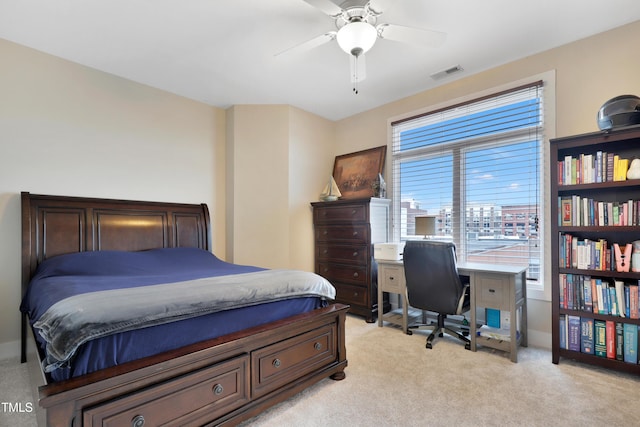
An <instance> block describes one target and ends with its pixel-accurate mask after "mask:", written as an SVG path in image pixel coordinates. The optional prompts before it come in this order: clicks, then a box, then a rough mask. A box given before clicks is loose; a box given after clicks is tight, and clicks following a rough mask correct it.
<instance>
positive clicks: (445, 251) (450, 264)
mask: <svg viewBox="0 0 640 427" xmlns="http://www.w3.org/2000/svg"><path fill="white" fill-rule="evenodd" d="M403 261H404V275H405V280H406V284H407V299H408V301H409V305H410V306H411V307H414V308H417V309H420V310H423V323H421V324H414V325H411V326H409V329H412V328H413V329H415V328H419V327H421V326H430V324H428V323H425V322H424V311H425V310H426V311H431V312H435V313H437V315H438V320H437V325H436V326H435V329H434V330H433V331H432V332H431V334H430V335H429V337H428V338H427V348H432V347H431V342H432V341H433V339H434V338H435V336H436V334H438V336H440V337H441V336H442V335H443V333H444V332H447V334H449V335H452V336H454V337H457V338H459V339H460V340H462V341H464V342H465V348H466V349H467V350H470V349H471V343H470V341H469V338H468V337H467V336H468V335H469V329H468V323H467V322H466V318H465V319H463V320H462V322H460V323H461V327H460V328H458V329H459V330H455V329H453V328H452V327H450V326H445V319H446V318H447V316H448V315H462V314H463V313H465V312H466V311H469V309H470V305H469V292H470V291H469V283H468V280H467V281H466V283H463V281H462V278H461V277H460V276H459V275H458V269H457V267H456V248H455V245H454V244H453V243H448V242H437V241H431V240H421V241H416V240H409V241H407V242H406V244H405V247H404V253H403ZM447 323H450V322H449V321H447ZM465 324H466V325H467V327H466V328H465V327H464V325H465ZM431 326H432V325H431ZM410 332H411V331H408V332H407V333H410ZM465 335H467V336H465Z"/></svg>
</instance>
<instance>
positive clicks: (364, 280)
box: [311, 197, 391, 322]
mask: <svg viewBox="0 0 640 427" xmlns="http://www.w3.org/2000/svg"><path fill="white" fill-rule="evenodd" d="M311 205H312V206H313V226H314V234H315V266H316V267H315V269H316V273H317V274H319V275H321V276H323V277H324V278H326V279H327V280H329V281H330V282H331V283H332V284H333V286H335V288H336V291H337V295H336V301H339V302H341V303H344V304H349V305H350V306H351V308H350V310H349V312H350V313H353V314H357V315H359V316H363V317H364V318H365V320H366V321H367V322H373V321H374V317H375V316H376V315H377V313H378V291H377V267H376V263H375V261H374V260H373V244H374V243H380V242H387V241H388V240H389V237H390V228H389V227H390V225H389V209H390V206H391V201H390V200H388V199H378V198H372V197H367V198H363V199H348V200H338V201H335V202H313V203H311ZM382 304H383V306H382V307H383V311H388V310H389V301H388V295H386V294H385V300H384V301H383V302H382Z"/></svg>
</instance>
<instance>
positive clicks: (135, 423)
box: [131, 415, 144, 427]
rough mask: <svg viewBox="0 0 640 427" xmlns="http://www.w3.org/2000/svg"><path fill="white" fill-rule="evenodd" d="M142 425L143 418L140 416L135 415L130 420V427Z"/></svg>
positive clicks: (140, 426)
mask: <svg viewBox="0 0 640 427" xmlns="http://www.w3.org/2000/svg"><path fill="white" fill-rule="evenodd" d="M143 425H144V417H143V416H142V415H136V416H135V417H133V419H132V420H131V427H142V426H143Z"/></svg>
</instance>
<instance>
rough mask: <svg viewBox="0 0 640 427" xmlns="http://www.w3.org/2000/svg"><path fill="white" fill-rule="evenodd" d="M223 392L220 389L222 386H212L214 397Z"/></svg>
mask: <svg viewBox="0 0 640 427" xmlns="http://www.w3.org/2000/svg"><path fill="white" fill-rule="evenodd" d="M223 391H224V387H222V384H216V385H215V386H213V394H215V395H216V396H219V395H221V394H222V392H223Z"/></svg>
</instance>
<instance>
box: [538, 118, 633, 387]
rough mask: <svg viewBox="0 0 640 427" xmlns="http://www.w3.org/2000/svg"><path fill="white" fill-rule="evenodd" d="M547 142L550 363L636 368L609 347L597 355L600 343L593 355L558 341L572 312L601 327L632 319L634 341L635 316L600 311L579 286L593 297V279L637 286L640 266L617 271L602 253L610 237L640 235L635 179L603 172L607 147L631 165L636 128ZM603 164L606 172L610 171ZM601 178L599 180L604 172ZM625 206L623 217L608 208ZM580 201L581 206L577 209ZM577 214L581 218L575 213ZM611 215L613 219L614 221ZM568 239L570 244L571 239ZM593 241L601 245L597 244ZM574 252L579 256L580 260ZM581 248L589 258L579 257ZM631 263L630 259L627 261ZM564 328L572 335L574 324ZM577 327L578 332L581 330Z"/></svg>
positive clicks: (616, 240)
mask: <svg viewBox="0 0 640 427" xmlns="http://www.w3.org/2000/svg"><path fill="white" fill-rule="evenodd" d="M550 148H551V209H552V210H551V212H552V213H554V214H555V213H557V219H556V217H555V216H554V215H552V218H553V220H552V221H551V222H552V224H551V238H552V257H551V259H552V301H553V302H552V304H553V306H552V313H553V319H552V328H553V329H552V337H553V343H552V355H553V363H556V364H557V363H558V362H559V360H560V358H561V357H562V358H568V359H573V360H577V361H580V362H584V363H589V364H593V365H598V366H603V367H607V368H611V369H616V370H620V371H625V372H630V373H635V374H640V365H638V364H637V363H635V364H634V363H628V362H625V361H624V357H622V358H623V360H619V358H620V357H621V356H620V355H619V354H618V356H617V357H618V358H616V357H612V356H613V354H612V353H611V352H610V353H609V357H607V355H606V353H605V355H602V347H601V346H600V347H599V351H598V354H599V355H596V352H595V350H594V348H592V349H591V352H585V350H583V349H582V348H581V349H579V350H578V351H575V350H569V349H568V348H563V347H562V346H561V338H562V336H561V335H564V338H563V339H562V342H563V343H565V342H567V340H568V339H570V337H569V336H568V334H567V331H568V326H567V322H568V319H569V317H570V316H574V317H573V319H575V316H577V317H579V318H580V319H581V320H582V319H585V321H587V320H590V321H593V323H596V322H597V323H599V324H600V325H602V323H601V322H605V323H606V322H607V321H609V326H612V325H614V326H615V325H616V324H619V325H621V326H620V328H621V329H623V326H624V324H629V325H632V326H628V327H627V328H628V329H627V331H632V330H635V334H636V339H637V336H638V325H640V320H639V319H637V318H630V317H629V316H626V313H625V317H621V316H619V315H613V314H610V313H608V312H607V314H604V313H603V312H601V311H600V309H599V308H600V306H599V305H598V304H597V303H596V304H595V308H593V306H594V303H593V300H592V298H593V295H589V294H587V300H586V301H585V299H584V297H585V295H584V287H585V286H589V285H591V291H592V293H593V292H595V295H596V298H597V296H598V291H597V289H596V288H595V284H596V283H598V281H600V282H601V283H607V284H613V283H615V281H619V282H623V283H624V285H625V286H626V287H629V289H631V287H636V289H637V288H638V283H639V282H640V272H633V271H631V269H630V270H629V272H620V271H617V269H616V266H615V263H614V265H613V266H611V257H610V256H608V255H607V253H608V252H609V251H610V250H613V245H614V244H615V243H618V244H619V245H620V247H621V248H623V249H624V247H625V245H626V244H627V243H632V242H633V241H636V240H640V219H639V218H640V212H638V211H640V209H638V206H640V179H634V180H628V179H625V180H618V181H611V180H606V177H607V173H609V174H610V177H611V175H612V174H613V170H612V169H611V166H612V162H611V160H612V159H611V157H612V156H611V155H609V153H612V154H613V155H617V156H619V158H623V159H628V160H629V163H630V162H631V161H632V159H635V158H640V126H633V127H629V128H625V129H619V130H614V131H611V132H594V133H589V134H583V135H576V136H570V137H565V138H557V139H553V140H551V141H550ZM602 156H604V157H605V159H607V158H609V161H606V160H600V159H602ZM569 159H576V160H575V161H571V160H569ZM585 159H586V160H585ZM591 159H593V160H591ZM591 161H593V164H597V165H598V167H596V168H594V169H593V170H592V171H590V172H585V170H586V168H584V167H582V168H581V166H583V165H584V164H592V163H591ZM571 163H575V164H576V165H577V170H576V172H573V175H581V178H580V179H578V180H577V182H575V183H573V182H571V183H569V182H567V181H568V180H569V179H570V175H571V174H567V167H568V165H569V164H571ZM607 168H610V170H609V171H607ZM581 172H582V173H581ZM625 175H626V174H625ZM603 176H604V178H602V177H603ZM581 181H595V182H581ZM585 200H586V202H585ZM630 201H632V202H630ZM635 202H637V203H635ZM625 204H626V205H627V208H628V209H631V211H629V210H627V212H626V213H627V216H626V217H625V216H624V215H620V212H618V214H614V209H613V206H617V207H618V210H619V211H621V212H624V205H625ZM579 206H581V207H582V208H583V209H582V210H581V209H579V208H578V207H579ZM585 210H586V214H585ZM632 212H633V213H632ZM576 215H578V217H579V218H580V220H577V219H576ZM621 216H622V218H621ZM625 218H626V219H625ZM616 221H617V222H618V224H615V225H614V222H616ZM568 236H570V237H568ZM569 240H570V242H571V243H568V242H569ZM573 241H576V242H582V243H581V244H580V245H585V246H589V247H590V248H591V252H590V253H589V252H588V251H586V250H584V249H577V247H574V246H573ZM596 242H601V243H600V244H597V243H596ZM602 242H604V243H602ZM576 245H577V244H576ZM603 247H606V248H609V250H607V251H606V252H605V251H604V250H603ZM585 251H586V252H585ZM578 252H579V253H580V256H581V258H580V259H579V260H578V258H579V257H578ZM585 253H586V254H590V255H591V256H589V255H587V256H582V254H585ZM578 261H579V262H578ZM630 261H631V260H627V262H630ZM567 278H568V279H567ZM567 281H571V283H572V285H571V286H569V285H563V283H565V284H566V282H567ZM567 286H569V291H567V292H565V288H567ZM605 292H606V291H605ZM580 294H581V295H582V296H580ZM634 294H635V293H634ZM589 297H591V300H589ZM561 301H562V303H561ZM627 301H628V298H627ZM603 302H604V300H603V299H602V298H601V299H600V304H602V303H603ZM590 304H591V306H590ZM625 304H627V303H625ZM609 309H610V308H609ZM621 309H622V308H621ZM625 311H626V309H625ZM561 319H564V321H562V320H561ZM600 325H599V326H600ZM609 331H610V332H611V331H612V330H611V329H610V330H609ZM569 333H574V334H575V330H573V331H571V332H569ZM579 333H580V335H582V331H581V330H580V331H579ZM574 336H575V335H574ZM601 337H602V336H601V335H598V336H596V331H595V330H594V333H593V336H592V338H593V341H594V342H593V345H594V346H595V345H596V344H601V343H602V342H601ZM609 337H611V334H609ZM587 338H588V337H587ZM617 338H618V343H620V342H621V341H624V339H623V335H621V336H619V337H617ZM597 340H598V341H597ZM566 347H568V344H567V345H566ZM628 348H630V346H629V347H628ZM628 348H627V349H628ZM621 351H624V350H623V349H622V347H620V348H619V350H618V353H619V352H621ZM636 355H637V349H636Z"/></svg>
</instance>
